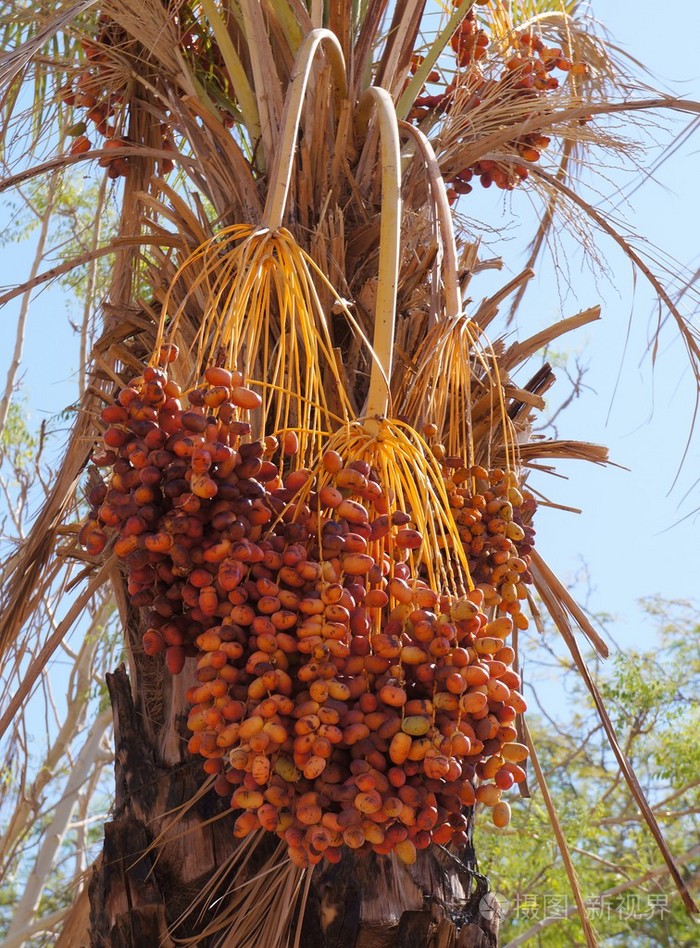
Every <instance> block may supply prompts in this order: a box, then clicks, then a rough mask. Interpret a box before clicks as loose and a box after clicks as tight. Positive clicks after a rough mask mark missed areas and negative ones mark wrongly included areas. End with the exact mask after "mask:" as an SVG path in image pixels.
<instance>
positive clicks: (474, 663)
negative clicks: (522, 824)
mask: <svg viewBox="0 0 700 948" xmlns="http://www.w3.org/2000/svg"><path fill="white" fill-rule="evenodd" d="M175 356H176V351H175V349H174V347H172V346H166V347H164V348H163V349H162V350H161V353H160V360H159V361H160V364H159V365H158V366H147V367H145V368H144V371H143V373H142V375H141V376H139V377H138V378H136V379H134V380H132V382H131V384H130V385H129V386H127V387H126V388H125V389H123V390H122V391H121V393H120V394H119V397H118V399H117V403H116V404H115V405H112V406H109V407H107V408H105V409H104V411H103V420H104V422H105V423H106V424H108V425H109V427H108V428H107V430H106V431H105V434H104V451H103V453H102V454H101V455H98V456H96V457H95V458H94V461H95V463H96V464H99V465H101V466H103V467H106V468H108V469H109V470H110V471H111V475H110V477H109V480H108V484H107V485H106V486H105V487H104V488H103V489H98V490H97V491H94V492H93V493H92V495H91V498H90V499H91V502H92V504H93V510H92V512H91V514H90V517H89V519H88V520H87V522H86V524H85V525H84V527H83V529H82V531H81V537H80V539H81V541H82V542H83V544H84V545H85V547H86V548H87V550H88V551H89V552H90V553H92V554H97V553H99V552H101V550H102V549H103V548H104V546H105V544H106V542H107V541H108V538H110V537H111V536H114V552H115V554H116V555H117V557H118V558H119V559H120V560H121V562H122V563H123V564H124V568H125V570H126V576H127V583H128V585H127V589H128V593H129V596H130V599H131V603H132V605H133V606H134V607H136V608H139V609H143V610H145V626H146V631H145V633H144V635H143V648H144V651H145V652H146V653H147V654H148V655H151V656H156V655H158V654H161V653H164V657H165V661H166V664H167V666H168V669H169V670H170V672H171V673H173V674H178V673H180V672H181V671H182V670H183V668H185V661H186V658H187V657H192V658H194V659H195V662H196V671H195V673H194V674H195V677H196V679H197V684H195V685H193V686H192V687H191V688H190V689H189V691H188V700H189V701H190V703H191V710H190V714H189V720H188V727H189V729H190V730H191V731H192V734H193V736H192V738H191V740H190V744H189V747H190V751H191V752H192V753H196V754H200V755H201V756H202V757H204V758H205V764H204V769H205V771H206V772H207V773H209V774H213V775H216V780H215V788H216V790H217V792H218V793H220V794H221V795H223V796H229V795H230V796H231V804H232V806H233V807H234V809H237V810H241V811H242V812H241V814H240V815H239V817H238V819H237V821H236V827H235V833H236V834H237V835H239V836H245V835H246V834H247V833H249V832H251V831H252V830H254V829H258V828H259V827H261V826H262V827H264V828H265V829H267V830H270V831H273V832H276V833H277V835H278V836H280V838H282V839H284V840H285V841H286V842H287V844H288V846H289V851H290V856H291V858H292V859H293V860H294V861H295V862H296V863H298V864H299V865H308V864H314V863H316V862H318V861H319V860H320V859H321V858H323V857H325V858H327V859H329V860H331V861H337V860H338V859H339V858H340V847H341V846H342V845H343V844H345V845H348V846H350V847H352V848H353V849H357V850H361V851H369V850H373V851H375V852H378V853H388V852H391V851H396V852H397V853H398V855H399V856H400V857H401V858H402V859H404V860H405V861H407V862H412V861H413V860H414V859H415V853H416V850H417V849H421V848H425V847H427V846H429V845H430V844H431V843H432V842H441V843H450V842H452V843H455V844H457V845H459V844H461V843H464V842H466V835H465V829H466V817H465V815H464V812H463V810H464V807H467V806H471V805H473V804H474V803H475V802H477V801H478V802H480V803H482V804H484V805H486V806H489V807H492V808H493V809H492V813H493V820H494V822H495V823H496V825H497V826H504V825H506V824H507V822H508V820H509V807H508V804H507V803H506V802H505V801H502V800H501V794H502V792H503V791H504V790H507V789H508V788H510V787H511V786H512V785H513V784H514V783H517V782H520V781H522V780H523V779H524V777H525V772H524V770H523V769H522V766H521V764H522V762H523V760H524V759H525V757H526V755H527V751H526V748H525V747H524V746H523V745H522V744H520V743H519V742H518V741H517V732H516V729H515V726H514V721H515V718H516V715H517V714H519V713H521V712H522V711H523V710H524V708H525V703H524V700H523V698H522V695H521V694H520V691H519V688H520V679H519V676H518V675H517V674H516V672H515V671H514V670H513V667H512V665H513V660H514V652H513V649H512V648H511V647H510V646H509V645H508V644H507V639H508V636H509V634H510V632H511V630H512V627H513V617H514V618H515V619H516V621H518V614H517V610H516V608H515V606H516V604H517V602H518V601H519V600H518V598H517V597H518V596H519V595H520V592H519V590H518V586H519V585H521V584H522V583H523V582H524V581H527V579H528V576H527V575H526V571H527V552H526V549H525V548H520V549H519V548H518V543H522V541H524V540H525V538H526V536H528V535H527V534H526V533H525V530H523V528H520V527H518V525H517V517H516V514H515V511H516V510H517V509H518V508H517V506H515V507H514V506H512V501H513V500H515V499H516V491H517V488H515V487H514V486H513V477H512V475H511V476H510V478H509V477H507V476H506V475H504V474H503V473H502V472H498V473H497V475H496V476H494V477H492V478H491V482H492V487H494V488H495V490H493V489H492V490H490V491H487V492H486V493H485V494H482V493H478V492H477V491H476V490H475V485H476V483H477V478H479V479H483V478H484V476H486V479H488V475H487V472H485V471H482V470H479V469H475V470H473V471H472V472H469V473H468V483H469V485H471V492H470V491H468V490H467V488H466V487H465V486H461V487H456V486H455V485H454V483H453V482H454V478H455V471H453V470H452V471H450V468H449V466H445V467H444V468H443V472H444V473H445V474H447V473H450V474H451V477H450V478H447V480H446V481H445V483H446V484H447V488H448V489H449V490H451V491H452V493H450V495H449V497H450V500H449V503H450V506H451V507H454V508H455V511H456V512H457V509H458V511H459V513H458V516H457V523H458V524H459V530H460V535H459V536H460V537H461V538H462V540H461V542H462V544H463V550H462V552H461V553H460V556H462V557H463V556H464V554H465V553H466V556H467V557H469V559H470V562H473V564H474V566H475V567H476V576H475V578H477V577H478V579H479V580H482V581H483V582H481V583H480V585H478V586H477V587H475V588H472V589H469V588H467V587H465V588H462V589H461V591H460V589H459V581H458V580H456V579H455V576H456V575H458V571H459V560H460V556H456V555H455V550H454V549H453V550H452V551H450V549H449V542H450V537H448V536H447V535H445V536H444V537H443V539H444V540H445V541H447V544H448V545H447V547H446V550H445V553H446V555H445V557H444V562H443V563H442V564H441V565H440V566H437V565H436V564H434V563H431V562H430V561H429V560H427V559H426V555H427V550H426V540H427V539H431V538H430V537H429V534H430V532H431V531H433V532H434V531H435V523H436V521H435V520H434V519H433V518H431V517H427V518H426V513H425V511H423V510H419V509H417V507H416V509H405V508H407V507H408V506H409V505H408V504H405V503H404V505H403V506H399V505H397V497H396V494H397V492H396V490H395V489H394V487H393V486H391V485H390V484H388V481H391V475H390V474H389V473H388V471H387V467H386V450H383V451H380V453H379V455H377V454H376V453H375V462H376V463H375V464H372V463H370V462H369V461H367V460H365V459H364V458H363V457H361V455H362V454H367V453H368V451H369V448H368V447H367V445H366V444H364V442H363V441H362V439H360V440H359V441H356V442H352V441H350V442H348V441H347V439H346V436H345V433H342V436H336V438H335V443H336V446H337V447H341V448H342V446H343V445H348V443H349V451H348V450H346V451H345V452H344V453H341V451H336V450H334V448H333V447H331V448H330V449H329V450H327V451H325V452H324V453H323V455H322V457H321V458H320V459H319V463H318V464H317V465H316V469H315V470H310V469H306V468H297V467H295V466H294V458H295V452H296V445H297V438H296V435H295V433H294V432H292V431H287V432H284V433H281V435H280V437H274V436H268V437H267V438H265V439H263V438H261V439H259V440H252V437H253V436H252V426H251V419H252V418H253V416H254V415H255V411H256V410H257V409H258V408H259V407H260V404H261V401H262V400H261V397H260V395H259V394H258V393H257V392H256V391H255V390H254V388H251V387H249V386H247V385H244V384H243V382H244V379H243V378H242V376H241V375H240V373H237V372H236V371H229V370H227V369H225V368H223V367H219V366H211V367H210V368H208V369H207V370H206V371H205V373H204V379H203V381H202V384H201V385H200V386H198V387H197V388H195V389H193V390H192V391H190V392H189V394H188V395H187V396H186V397H183V395H182V393H181V391H180V389H179V387H178V386H177V384H176V383H175V382H173V381H172V379H170V378H169V377H168V374H167V373H168V367H169V365H170V362H171V361H172V360H173V359H174V358H175ZM186 402H189V405H187V404H185V403H186ZM389 434H390V433H389V432H386V433H385V436H386V437H389ZM394 434H396V433H395V432H394ZM363 444H364V447H363ZM396 447H397V448H398V449H400V448H401V447H402V444H401V442H399V444H398V445H397V446H396ZM385 449H386V445H385ZM373 450H374V449H373ZM392 451H393V448H392ZM344 454H345V456H344ZM351 455H355V459H351ZM285 468H287V469H288V470H287V472H286V473H285ZM459 479H460V478H459V477H458V480H459ZM465 483H466V482H462V484H463V485H464V484H465ZM491 495H492V496H491ZM508 497H510V498H511V499H510V500H508ZM487 498H490V499H487ZM405 499H406V498H405V497H404V500H405ZM496 500H497V501H498V509H496V507H495V506H494V501H496ZM460 504H461V506H460ZM506 506H507V507H508V510H507V511H506V510H504V509H503V508H504V507H506ZM467 512H469V517H467V516H466V513H467ZM497 513H498V514H499V515H500V516H499V517H498V518H496V516H495V515H496V514H497ZM460 518H461V520H460ZM508 518H510V519H508ZM495 519H498V520H499V523H498V524H497V525H496V526H494V520H495ZM467 523H469V524H470V526H467ZM501 523H502V524H506V525H507V526H506V527H505V531H504V532H501V527H500V524H501ZM478 524H481V525H482V526H483V527H484V531H483V533H480V532H479V531H478V530H477V529H475V527H476V526H477V525H478ZM516 527H518V528H517V529H514V528H516ZM467 531H471V532H470V533H469V534H467ZM508 533H509V534H510V535H509V536H508V535H506V534H508ZM483 534H485V535H486V536H485V537H484V538H483V540H481V542H480V537H482V536H483ZM528 539H529V536H528ZM457 542H460V541H459V538H458V540H457ZM430 546H431V548H432V546H433V543H431V544H430ZM525 546H526V544H525ZM494 559H495V560H496V561H497V562H498V563H499V567H497V568H495V569H493V568H492V566H491V563H492V560H494ZM502 566H506V567H507V569H506V571H505V572H503V570H500V572H499V568H500V567H502ZM448 574H452V579H451V580H448V581H447V582H446V581H445V578H446V577H447V576H448ZM516 575H517V581H516V582H513V580H514V579H516ZM441 577H442V580H441ZM438 587H441V588H438ZM511 587H512V588H513V589H515V590H516V593H515V599H513V598H512V596H511V593H510V589H511ZM444 590H447V592H445V591H444ZM497 601H498V609H500V610H501V614H499V615H498V616H496V617H495V618H494V619H492V620H491V621H489V620H488V618H487V616H486V614H485V612H484V607H485V604H486V605H488V606H490V605H495V604H496V602H497Z"/></svg>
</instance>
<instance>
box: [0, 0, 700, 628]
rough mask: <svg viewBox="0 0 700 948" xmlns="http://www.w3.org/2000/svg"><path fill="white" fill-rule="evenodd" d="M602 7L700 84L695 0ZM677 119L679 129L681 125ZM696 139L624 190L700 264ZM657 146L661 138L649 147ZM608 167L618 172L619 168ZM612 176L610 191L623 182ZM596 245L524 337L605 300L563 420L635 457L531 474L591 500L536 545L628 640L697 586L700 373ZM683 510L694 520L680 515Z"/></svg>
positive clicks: (491, 205)
mask: <svg viewBox="0 0 700 948" xmlns="http://www.w3.org/2000/svg"><path fill="white" fill-rule="evenodd" d="M592 6H593V9H594V11H595V13H596V16H597V17H598V19H599V20H601V21H602V22H604V23H605V24H606V25H607V26H608V28H609V29H610V32H611V34H612V35H613V36H615V37H617V38H618V39H619V40H620V41H621V42H623V45H624V47H625V48H626V49H627V50H628V51H629V52H630V53H631V54H633V55H634V56H636V57H637V58H638V59H640V60H641V61H642V62H643V63H645V64H646V65H647V66H648V67H649V69H650V72H651V73H652V74H653V75H655V76H656V77H658V81H659V83H660V84H662V85H664V86H665V87H666V88H670V87H672V88H674V89H675V90H677V91H679V92H680V93H682V94H684V95H686V96H688V97H689V98H693V97H695V98H700V75H699V73H700V67H699V66H698V60H697V55H696V36H695V33H696V31H695V30H693V29H690V28H687V29H685V30H683V29H679V24H682V23H686V25H687V26H690V24H691V22H692V21H693V20H694V19H697V15H695V17H694V15H693V11H694V9H695V8H694V7H693V6H691V4H690V3H689V2H686V3H685V4H680V5H675V6H674V10H673V17H672V18H671V17H668V18H664V17H663V16H661V14H660V9H659V7H658V5H657V4H652V3H651V2H650V0H643V2H637V3H635V4H634V5H633V6H634V14H633V15H631V14H630V5H629V4H620V3H616V2H614V0H596V2H594V3H593V5H592ZM684 6H685V9H686V13H687V17H686V18H684V17H683V15H682V14H683V7H684ZM674 128H675V131H676V133H678V132H680V131H681V129H682V125H681V124H677V125H675V126H674ZM660 135H661V133H659V136H660ZM699 146H700V136H696V137H695V138H694V139H693V140H691V141H690V142H689V143H688V144H686V146H685V147H684V148H683V149H682V150H681V151H680V152H679V154H678V155H675V156H674V157H673V158H671V159H670V160H669V161H668V162H667V163H666V164H665V165H663V166H662V168H661V169H660V170H659V172H658V174H657V176H656V180H653V181H647V182H646V183H645V185H644V186H643V187H642V188H641V189H640V190H639V191H637V192H636V193H635V195H634V197H633V198H632V201H631V206H630V205H622V206H621V207H620V208H619V209H618V211H617V213H618V214H619V215H620V216H623V217H624V218H625V219H626V222H627V223H628V224H629V225H630V226H631V227H633V228H634V229H635V230H636V231H637V232H638V233H641V234H645V235H648V237H649V239H650V240H651V241H652V243H654V244H656V245H657V246H660V247H662V248H664V249H665V250H666V251H667V252H668V253H669V254H670V255H671V256H672V257H675V258H677V259H678V260H679V261H680V262H682V263H683V264H685V265H686V266H690V267H692V268H694V267H697V266H699V265H700V247H699V246H698V240H697V226H696V222H697V221H698V220H699V219H700V194H699V192H698V188H697V186H696V185H695V181H696V179H697V168H698V155H697V149H698V147H699ZM656 156H657V152H655V151H654V152H653V153H650V157H652V158H655V157H656ZM605 174H606V175H607V171H606V172H605ZM611 178H612V181H613V182H614V181H615V180H622V179H620V178H619V177H618V176H617V175H616V174H615V173H612V172H611ZM605 187H606V188H607V189H608V190H609V191H610V190H612V185H608V184H607V183H606V185H605ZM471 197H472V196H470V197H469V198H467V199H466V200H467V201H469V200H470V198H471ZM480 208H483V212H484V213H485V214H486V215H494V217H493V218H491V219H492V220H494V222H495V221H497V220H498V215H503V216H504V219H506V218H507V219H508V225H509V226H508V229H507V232H506V239H505V241H504V242H503V246H502V247H500V248H497V247H492V250H494V251H496V250H497V249H498V250H499V252H501V253H502V255H503V257H504V259H505V261H506V265H507V267H508V268H509V270H510V271H512V272H513V273H515V272H518V270H519V269H520V268H521V266H522V263H523V257H522V256H521V255H520V254H519V251H520V248H522V247H524V246H525V245H526V242H527V240H528V239H529V237H530V235H531V233H532V227H531V217H530V214H529V211H528V201H527V198H526V197H525V195H522V194H517V195H515V196H514V197H513V198H512V200H509V199H507V200H506V201H504V198H503V195H502V194H498V195H496V194H494V193H493V191H492V192H488V194H487V195H480V196H479V197H478V198H476V197H475V199H474V201H473V202H472V204H471V205H470V207H469V208H466V207H465V210H466V211H468V212H469V213H475V214H476V213H479V212H480V211H479V209H480ZM518 222H520V224H519V225H518ZM518 226H519V229H518ZM600 248H601V253H602V256H603V257H604V259H605V261H606V264H607V267H608V269H609V271H610V272H611V273H612V275H613V276H612V279H611V280H608V279H606V278H602V277H601V276H600V275H599V274H596V273H595V272H591V271H589V270H588V269H587V268H585V267H584V266H583V265H582V262H581V258H580V254H579V252H578V247H577V246H576V243H575V242H571V243H569V245H568V248H567V250H566V253H567V254H568V255H569V257H570V259H571V260H572V261H573V268H572V285H571V288H570V290H567V289H566V287H565V286H563V284H562V283H561V281H559V282H558V281H557V277H556V273H555V271H554V269H553V268H552V266H551V262H550V263H549V264H547V263H546V262H544V261H543V263H542V264H540V267H539V273H538V277H537V280H536V281H533V284H532V286H531V288H530V289H529V290H528V293H527V295H526V297H525V300H524V302H523V305H522V307H521V311H520V317H519V320H520V327H519V329H520V334H521V336H524V335H530V333H531V332H534V331H536V330H537V329H539V328H541V327H542V326H544V325H547V324H548V323H550V322H553V321H555V320H557V319H559V318H561V317H562V316H568V315H571V314H572V313H575V312H577V311H578V310H579V309H582V308H584V307H586V306H590V305H593V304H595V303H597V302H600V303H601V305H602V306H603V320H601V321H600V322H599V323H597V324H593V325H592V326H589V327H587V328H585V329H583V330H580V331H579V332H578V333H577V334H575V335H572V336H571V337H569V338H567V340H566V341H565V342H564V343H562V348H563V349H566V351H567V352H568V353H569V355H570V356H571V355H574V354H576V353H579V352H580V354H581V356H582V357H583V358H584V359H585V361H586V362H587V363H588V365H589V371H588V373H587V375H586V377H585V384H586V386H587V387H588V389H587V390H586V391H585V393H584V397H583V398H581V399H580V400H579V401H578V402H576V403H575V404H574V405H573V406H572V407H571V408H570V409H569V410H568V411H567V412H566V414H565V416H563V417H562V418H561V419H560V420H559V421H560V424H559V433H560V435H561V436H562V437H572V438H578V439H582V440H589V441H597V442H600V443H604V444H607V445H608V446H609V448H610V455H611V459H612V460H613V461H614V462H616V463H617V464H620V465H623V466H624V467H626V468H629V471H626V470H622V469H617V468H608V469H599V468H593V467H592V466H591V465H586V464H584V463H583V462H569V463H567V464H566V465H561V468H560V472H561V473H562V474H566V476H567V477H568V480H561V479H558V478H553V477H547V478H544V477H543V476H538V477H537V478H536V479H535V480H533V484H534V485H535V486H536V487H537V488H538V489H539V490H542V491H543V492H544V493H546V494H547V495H548V496H550V497H551V499H552V500H554V501H555V502H557V503H561V504H573V505H575V506H579V507H583V508H584V512H583V514H581V515H580V516H577V515H574V514H568V513H562V512H560V511H547V510H544V509H542V510H540V511H539V513H538V517H537V523H536V526H537V528H538V544H539V547H540V549H541V550H542V552H543V553H544V555H545V557H546V558H547V560H548V561H549V562H550V565H552V566H553V568H554V569H555V570H556V571H557V572H558V573H559V575H560V576H561V577H562V578H563V579H565V580H568V581H573V580H575V579H576V577H577V575H578V574H579V573H580V572H581V570H582V568H583V566H584V565H587V567H588V568H589V570H590V585H589V583H588V581H587V582H584V583H583V584H581V585H580V586H579V589H580V593H581V595H582V597H583V598H584V599H586V601H587V603H588V605H589V606H590V608H591V609H593V610H594V611H604V612H608V613H612V614H614V615H615V616H616V617H618V621H617V622H616V623H615V627H614V634H615V636H616V637H617V638H619V640H620V641H622V642H640V641H642V642H643V641H644V638H643V636H644V635H645V630H644V628H643V627H642V626H640V623H642V622H643V619H642V617H641V613H640V611H639V610H638V608H637V606H636V602H637V600H638V599H639V598H640V597H643V596H645V595H651V594H655V593H660V594H662V595H664V596H666V597H669V598H676V597H688V596H692V595H694V594H695V592H696V589H697V588H698V582H697V579H696V572H697V569H696V563H697V552H698V543H697V539H696V532H697V530H698V518H697V516H696V515H694V514H693V511H694V509H695V507H698V506H700V489H698V487H697V486H695V485H694V481H695V477H696V476H697V472H699V471H700V464H699V463H698V454H699V450H698V440H697V437H696V438H695V439H694V441H693V442H692V443H691V446H690V449H689V452H688V455H687V457H686V459H685V462H684V466H683V469H682V471H681V474H680V476H679V479H678V482H677V483H676V484H675V486H674V485H673V482H674V477H675V475H676V472H677V470H678V467H679V465H680V464H681V460H682V454H683V448H684V446H685V442H686V439H687V437H688V434H689V432H690V428H691V422H692V405H693V398H694V393H695V385H694V380H693V378H692V375H691V373H690V371H689V370H688V368H687V363H686V362H685V356H684V353H683V351H682V348H681V346H680V345H679V343H678V340H677V338H676V337H675V334H674V332H672V331H667V332H665V333H664V335H663V337H662V345H661V350H660V352H659V355H658V358H657V360H656V364H655V365H652V360H651V358H650V356H649V354H648V352H647V346H646V342H647V339H648V334H649V327H650V326H651V325H652V324H653V319H654V309H653V307H654V300H653V294H652V293H651V292H650V290H649V289H648V288H647V287H646V286H645V285H644V284H643V282H642V281H640V280H637V281H636V283H635V281H634V279H633V276H632V272H631V269H630V266H629V264H628V262H627V261H626V260H625V259H624V258H623V257H622V256H621V254H620V253H619V252H618V251H617V250H616V249H615V247H614V245H612V243H611V242H610V241H608V240H606V239H603V238H601V239H600ZM2 260H3V262H2V271H3V274H2V276H1V277H0V281H1V282H2V283H3V284H10V283H11V282H12V281H14V280H15V279H24V278H26V274H28V270H29V266H30V265H31V255H30V252H29V251H28V250H27V248H22V247H11V246H10V247H5V248H4V249H3V256H2ZM505 279H507V276H506V277H504V281H505ZM499 282H500V280H499V281H497V285H498V283H499ZM473 289H474V293H475V295H476V296H477V297H478V296H480V295H481V294H482V292H483V294H484V295H485V294H487V293H488V292H489V288H488V286H486V284H484V285H483V289H482V284H480V283H477V282H475V284H474V287H473ZM70 308H71V304H70V301H66V299H65V297H62V296H61V295H60V294H58V293H56V292H55V291H53V290H50V289H48V290H44V291H43V292H41V293H40V294H38V295H37V296H36V298H35V300H34V302H33V304H32V309H31V313H30V317H29V325H28V331H27V343H26V350H25V365H26V366H27V368H26V372H25V374H24V391H25V392H26V394H27V397H28V403H29V406H30V408H31V412H32V418H33V421H34V422H35V423H36V424H38V422H39V421H40V420H41V418H42V417H45V415H46V414H47V413H49V414H50V413H53V412H55V411H57V410H59V409H60V408H61V407H63V405H65V404H68V403H69V402H70V401H71V399H72V398H73V396H74V393H75V376H74V373H75V368H76V363H77V345H76V343H75V340H74V339H72V338H71V337H70V336H69V334H68V332H67V330H66V325H67V315H68V312H69V310H70ZM75 308H76V310H77V309H78V308H79V307H78V306H76V307H75ZM16 312H17V307H15V306H7V307H6V308H5V310H4V313H3V315H2V318H3V320H4V321H5V324H6V325H9V324H14V319H15V318H16ZM630 319H631V320H632V322H631V327H632V328H631V331H630V335H629V340H627V330H628V323H629V321H630ZM13 336H14V332H13V330H12V331H10V332H7V331H6V332H4V333H3V336H2V338H3V340H4V341H3V343H2V344H0V373H2V374H3V375H4V372H5V367H6V366H7V364H8V362H9V358H10V349H11V342H10V340H13ZM560 374H561V373H560ZM567 395H568V390H567V387H566V382H565V380H564V379H563V378H562V384H561V385H560V386H558V387H557V388H556V389H555V390H553V392H552V393H551V396H550V397H551V403H552V405H556V404H557V401H558V400H559V399H560V398H564V397H566V396H567ZM688 491H689V492H690V493H689V494H688V496H687V497H684V495H685V494H686V492H688ZM684 517H685V518H686V519H684V520H683V519H682V518H684ZM678 520H682V522H680V523H679V524H677V525H676V526H672V525H673V524H674V523H675V522H676V521H678ZM640 635H641V638H640Z"/></svg>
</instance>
